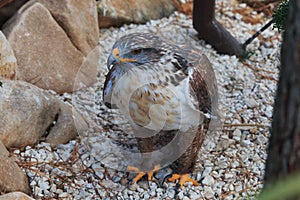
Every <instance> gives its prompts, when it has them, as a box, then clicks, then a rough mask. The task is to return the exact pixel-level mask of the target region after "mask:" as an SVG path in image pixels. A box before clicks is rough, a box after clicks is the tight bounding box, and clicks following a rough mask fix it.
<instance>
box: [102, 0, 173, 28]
mask: <svg viewBox="0 0 300 200" xmlns="http://www.w3.org/2000/svg"><path fill="white" fill-rule="evenodd" d="M173 1H174V0H151V1H149V0H103V1H98V3H97V7H98V23H99V27H100V28H104V27H110V26H121V25H123V24H129V23H145V22H147V21H149V20H151V19H160V18H163V17H167V16H169V15H170V14H171V13H173V12H174V11H175V5H174V2H173Z"/></svg>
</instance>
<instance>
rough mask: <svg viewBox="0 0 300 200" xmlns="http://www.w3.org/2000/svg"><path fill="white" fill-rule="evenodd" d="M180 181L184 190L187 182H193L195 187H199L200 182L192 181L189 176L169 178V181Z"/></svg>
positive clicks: (181, 175) (177, 175) (176, 175)
mask: <svg viewBox="0 0 300 200" xmlns="http://www.w3.org/2000/svg"><path fill="white" fill-rule="evenodd" d="M178 179H179V185H180V188H182V187H183V185H184V183H186V182H192V183H193V185H195V186H198V185H199V183H198V181H196V180H194V179H192V178H191V177H190V176H189V175H188V174H173V175H172V177H171V178H168V181H170V182H175V181H176V180H178Z"/></svg>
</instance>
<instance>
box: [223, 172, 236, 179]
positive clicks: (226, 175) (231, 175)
mask: <svg viewBox="0 0 300 200" xmlns="http://www.w3.org/2000/svg"><path fill="white" fill-rule="evenodd" d="M233 177H234V175H233V174H230V173H226V174H225V179H231V178H233Z"/></svg>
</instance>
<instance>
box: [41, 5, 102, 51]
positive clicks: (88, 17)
mask: <svg viewBox="0 0 300 200" xmlns="http://www.w3.org/2000/svg"><path fill="white" fill-rule="evenodd" d="M37 1H38V2H40V3H42V4H43V5H44V6H45V7H46V8H47V9H48V10H49V11H50V13H51V15H52V16H53V18H54V19H55V20H56V22H57V23H58V24H59V26H60V27H61V28H62V29H63V30H64V31H65V33H66V34H67V36H68V37H69V38H70V39H71V41H72V43H73V44H74V46H75V47H76V48H77V49H79V51H80V52H81V53H83V54H84V55H85V56H86V55H88V54H89V52H90V51H92V50H93V49H94V48H95V46H97V44H98V40H99V28H98V26H97V23H98V18H97V17H98V15H97V9H96V1H94V0H85V1H76V0H63V1H59V2H58V1H56V0H37Z"/></svg>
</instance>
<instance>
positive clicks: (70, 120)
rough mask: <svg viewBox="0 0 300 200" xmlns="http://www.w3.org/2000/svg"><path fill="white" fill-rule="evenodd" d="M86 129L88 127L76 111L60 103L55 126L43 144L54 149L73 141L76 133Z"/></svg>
mask: <svg viewBox="0 0 300 200" xmlns="http://www.w3.org/2000/svg"><path fill="white" fill-rule="evenodd" d="M87 129H88V125H87V123H86V121H85V120H84V119H83V118H82V116H81V115H80V114H79V113H78V112H77V110H76V109H75V108H73V109H72V108H71V107H70V106H68V105H66V104H64V103H61V105H60V110H59V117H58V118H57V121H56V125H55V126H53V127H52V128H51V130H50V131H49V134H48V136H47V138H46V141H45V142H47V143H50V144H51V146H52V147H55V146H57V145H59V144H62V143H66V142H68V141H70V140H72V139H74V138H75V137H76V136H77V134H78V133H82V132H84V131H85V130H87ZM65 133H68V134H65Z"/></svg>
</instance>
